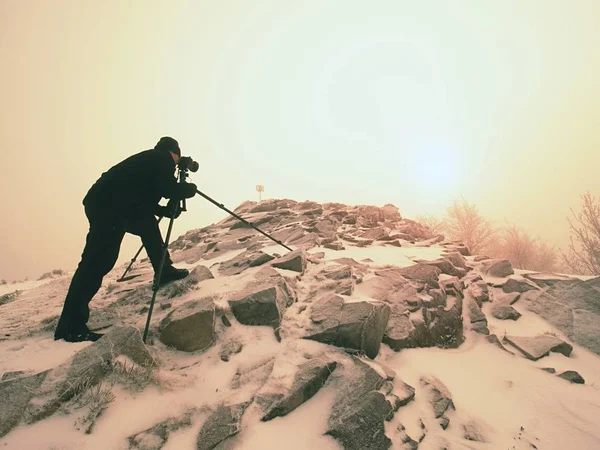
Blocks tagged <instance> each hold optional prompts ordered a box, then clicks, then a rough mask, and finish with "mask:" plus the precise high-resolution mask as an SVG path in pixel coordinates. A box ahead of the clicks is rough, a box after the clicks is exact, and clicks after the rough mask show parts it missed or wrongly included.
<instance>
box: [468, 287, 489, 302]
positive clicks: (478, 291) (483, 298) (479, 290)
mask: <svg viewBox="0 0 600 450" xmlns="http://www.w3.org/2000/svg"><path fill="white" fill-rule="evenodd" d="M468 291H469V293H470V294H471V296H472V297H473V299H474V300H475V302H477V306H479V307H480V308H481V306H482V305H483V302H489V301H490V294H489V290H488V286H487V284H486V283H485V282H484V281H477V282H475V283H473V284H471V285H470V286H469V288H468Z"/></svg>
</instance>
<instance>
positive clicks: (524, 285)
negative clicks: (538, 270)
mask: <svg viewBox="0 0 600 450" xmlns="http://www.w3.org/2000/svg"><path fill="white" fill-rule="evenodd" d="M537 289H538V287H537V286H535V285H534V284H533V283H532V282H530V281H527V280H517V279H515V278H509V279H508V280H506V283H504V284H503V285H502V290H503V291H504V292H507V293H509V292H518V293H519V294H522V293H523V292H527V291H535V290H537Z"/></svg>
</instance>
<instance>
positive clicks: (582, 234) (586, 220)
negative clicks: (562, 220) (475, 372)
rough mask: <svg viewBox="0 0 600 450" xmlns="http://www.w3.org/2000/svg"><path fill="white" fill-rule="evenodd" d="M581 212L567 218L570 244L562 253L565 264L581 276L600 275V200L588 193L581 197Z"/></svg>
mask: <svg viewBox="0 0 600 450" xmlns="http://www.w3.org/2000/svg"><path fill="white" fill-rule="evenodd" d="M581 202H582V204H581V210H580V211H579V212H578V213H575V212H574V211H573V209H572V208H571V214H572V217H570V218H569V217H567V220H568V222H569V228H570V234H571V236H570V243H569V249H568V251H567V253H566V254H565V253H562V256H563V260H564V262H565V264H566V265H567V266H568V267H569V269H570V270H571V271H573V272H574V273H576V274H580V275H600V199H597V198H595V197H594V196H593V195H592V194H591V193H589V192H586V193H585V194H584V195H583V196H582V197H581Z"/></svg>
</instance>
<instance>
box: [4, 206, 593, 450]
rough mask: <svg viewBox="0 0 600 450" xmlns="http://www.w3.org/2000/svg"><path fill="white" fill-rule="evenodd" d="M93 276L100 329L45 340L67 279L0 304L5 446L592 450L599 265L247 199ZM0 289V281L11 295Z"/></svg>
mask: <svg viewBox="0 0 600 450" xmlns="http://www.w3.org/2000/svg"><path fill="white" fill-rule="evenodd" d="M234 212H235V213H236V214H239V215H240V216H242V217H244V219H246V220H247V221H249V222H251V223H252V224H254V225H255V226H257V227H258V228H260V229H261V230H263V231H264V232H266V233H268V234H270V235H271V236H273V237H274V238H275V239H277V240H279V241H281V242H282V243H283V244H285V245H286V246H288V247H290V248H292V251H291V252H290V251H288V250H287V249H286V248H284V247H283V246H281V245H278V244H276V243H275V242H273V241H272V240H270V239H268V238H267V237H265V236H263V235H262V234H260V233H258V232H257V231H256V230H254V229H252V228H250V227H248V226H246V225H245V224H244V223H243V222H240V221H238V220H237V219H236V218H234V217H231V216H228V217H227V218H225V219H224V220H222V221H220V222H218V223H215V224H212V225H210V226H207V227H204V228H200V229H195V230H190V231H189V232H187V233H185V234H184V235H182V236H179V237H178V238H177V239H175V240H174V241H173V242H172V243H171V245H170V249H171V257H172V259H173V261H174V263H175V265H176V266H177V267H187V268H189V269H190V270H191V274H190V275H189V276H188V277H187V278H186V279H184V280H181V281H177V282H174V283H171V284H169V285H167V286H165V287H164V288H162V289H161V290H160V291H159V293H158V296H157V302H156V305H155V308H154V311H153V315H152V325H151V328H150V333H149V339H148V340H147V342H146V344H144V343H143V342H142V331H143V329H144V325H145V321H146V316H147V313H148V305H149V302H150V299H151V297H152V291H151V280H152V275H153V272H152V268H151V266H150V264H149V262H148V261H147V259H142V260H140V261H139V262H138V263H136V265H134V267H133V270H132V272H131V273H130V275H132V276H134V277H133V278H132V279H130V280H128V281H125V282H117V281H116V280H117V279H118V278H119V277H120V276H121V275H122V272H123V270H124V266H119V267H115V269H114V270H113V271H112V272H111V273H110V274H109V275H108V276H107V277H105V279H104V284H103V287H102V288H101V290H100V292H99V293H98V294H97V296H96V297H95V298H94V300H93V301H92V304H91V307H92V312H91V318H90V323H89V325H90V328H92V329H95V330H97V331H100V332H104V333H106V335H105V336H104V337H103V338H102V339H100V340H99V341H98V342H96V343H93V344H92V343H78V344H69V343H66V342H63V341H53V339H52V331H53V329H54V326H55V323H56V320H57V317H58V314H59V313H60V309H61V307H62V302H63V300H64V296H65V294H66V290H67V288H68V285H69V283H70V276H71V275H70V274H66V275H60V276H57V277H50V278H47V279H45V280H44V281H43V282H38V283H36V284H35V285H33V286H32V287H31V288H30V289H27V290H23V291H21V292H20V294H19V295H15V296H12V297H10V296H9V297H6V299H5V301H4V302H2V303H3V304H2V303H0V328H1V329H2V335H1V337H0V374H3V375H2V380H3V381H2V382H0V402H1V403H2V405H3V406H1V407H0V436H1V437H0V445H4V447H3V448H15V449H22V448H42V445H44V446H45V447H43V448H53V449H56V450H58V449H64V450H66V449H106V448H110V449H146V450H149V449H156V450H157V449H185V448H190V449H193V448H196V449H213V448H220V449H230V448H243V449H281V448H285V449H315V448H319V449H340V448H345V449H356V450H359V449H361V450H362V449H388V448H393V449H416V448H419V449H436V450H437V449H442V448H446V449H532V448H538V449H564V448H577V449H592V448H598V447H600V433H599V432H598V430H600V415H599V414H598V412H599V411H600V379H599V378H598V374H600V356H599V355H600V325H599V324H600V320H599V319H600V277H598V278H584V277H575V276H566V275H559V274H550V273H537V272H531V271H522V270H515V269H513V267H512V266H511V264H510V262H509V261H507V260H496V259H491V258H489V257H487V256H485V255H472V254H471V253H470V251H469V249H468V248H467V247H465V246H464V245H462V244H461V243H460V242H452V241H449V240H447V239H445V238H444V236H442V235H434V234H433V233H431V231H430V230H429V229H428V228H427V227H426V226H424V225H422V224H420V223H418V222H416V221H414V220H411V219H408V218H404V217H402V215H401V214H400V211H399V209H398V208H397V207H396V206H394V205H385V206H383V207H377V206H369V205H358V206H349V205H344V204H340V203H326V204H319V203H316V202H311V201H306V202H297V201H293V200H287V199H282V200H265V201H261V202H259V203H257V202H245V203H243V204H241V205H240V206H238V207H237V208H236V209H235V211H234ZM9 294H10V293H6V294H4V295H9Z"/></svg>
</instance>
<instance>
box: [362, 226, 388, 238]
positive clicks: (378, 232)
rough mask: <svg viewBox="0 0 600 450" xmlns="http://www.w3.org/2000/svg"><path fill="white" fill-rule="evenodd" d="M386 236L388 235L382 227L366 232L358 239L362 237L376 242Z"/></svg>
mask: <svg viewBox="0 0 600 450" xmlns="http://www.w3.org/2000/svg"><path fill="white" fill-rule="evenodd" d="M387 235H388V233H387V232H386V231H385V230H384V229H383V228H382V227H377V228H372V229H370V230H367V231H365V232H364V233H361V235H360V237H362V238H363V239H372V240H377V239H381V238H382V237H384V236H387Z"/></svg>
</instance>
